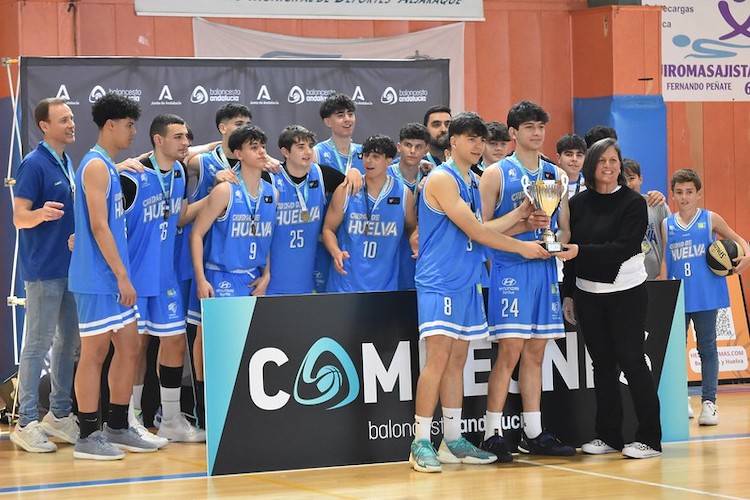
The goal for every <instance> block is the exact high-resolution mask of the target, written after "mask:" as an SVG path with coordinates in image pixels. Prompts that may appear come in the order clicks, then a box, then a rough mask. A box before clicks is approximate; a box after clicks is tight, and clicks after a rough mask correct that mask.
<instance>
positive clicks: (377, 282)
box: [327, 176, 407, 292]
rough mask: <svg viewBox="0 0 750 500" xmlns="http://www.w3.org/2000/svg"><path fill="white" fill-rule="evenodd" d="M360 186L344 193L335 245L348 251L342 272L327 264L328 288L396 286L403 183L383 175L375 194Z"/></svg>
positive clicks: (403, 210) (372, 289) (387, 288)
mask: <svg viewBox="0 0 750 500" xmlns="http://www.w3.org/2000/svg"><path fill="white" fill-rule="evenodd" d="M366 189H367V187H366V185H365V186H363V188H362V190H360V191H359V192H357V193H356V194H354V195H353V196H348V197H347V200H346V202H345V203H344V220H343V221H342V222H341V225H340V226H339V229H338V231H337V234H336V236H337V237H338V243H339V248H341V250H342V251H345V252H348V253H349V258H348V259H346V260H344V270H345V271H346V272H347V274H346V275H341V274H339V273H338V272H337V271H336V269H335V268H334V267H333V265H331V270H330V272H329V275H328V288H327V289H328V291H329V292H375V291H392V290H396V289H397V288H398V264H399V256H400V253H399V249H400V247H401V239H402V237H403V234H404V221H405V218H406V207H405V205H404V204H405V202H406V189H407V188H406V186H404V184H403V183H402V182H401V181H400V180H398V179H396V178H394V177H391V176H386V181H385V184H384V185H383V189H382V190H381V192H380V195H378V197H377V198H375V197H373V196H372V195H370V194H366V193H365V190H366Z"/></svg>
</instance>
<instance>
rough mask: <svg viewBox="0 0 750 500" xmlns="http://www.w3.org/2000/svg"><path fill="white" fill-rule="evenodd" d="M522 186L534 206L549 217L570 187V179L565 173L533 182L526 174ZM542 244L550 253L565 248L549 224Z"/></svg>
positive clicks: (543, 234)
mask: <svg viewBox="0 0 750 500" xmlns="http://www.w3.org/2000/svg"><path fill="white" fill-rule="evenodd" d="M521 186H523V192H524V193H525V194H526V197H527V198H528V199H529V200H531V203H532V205H534V208H536V209H537V210H541V211H543V212H544V213H545V214H547V216H548V217H552V214H554V213H555V210H557V207H558V206H559V205H560V200H561V199H562V197H563V194H565V192H566V191H567V189H568V180H567V177H565V175H563V176H562V178H560V179H557V180H551V179H537V180H535V181H533V182H532V181H531V180H529V177H528V176H526V175H524V176H523V177H522V178H521ZM541 245H542V246H543V247H544V248H545V250H547V251H548V252H549V253H555V252H561V251H562V250H563V247H562V244H561V243H560V242H559V241H557V236H555V233H553V232H552V229H551V228H550V227H549V226H548V227H547V228H546V229H545V230H544V231H543V232H542V242H541Z"/></svg>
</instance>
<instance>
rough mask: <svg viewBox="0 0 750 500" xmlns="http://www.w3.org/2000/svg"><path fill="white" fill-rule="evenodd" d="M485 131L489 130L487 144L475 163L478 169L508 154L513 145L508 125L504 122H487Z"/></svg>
mask: <svg viewBox="0 0 750 500" xmlns="http://www.w3.org/2000/svg"><path fill="white" fill-rule="evenodd" d="M487 131H488V132H489V136H487V144H485V146H484V153H483V154H482V159H481V160H480V162H479V164H478V165H477V167H479V169H480V171H484V169H485V168H487V167H489V166H490V165H492V164H493V163H497V162H499V161H500V160H502V159H503V158H505V157H506V156H508V154H509V153H510V151H511V146H512V145H513V142H512V141H511V137H510V133H509V132H508V127H507V126H506V125H505V124H504V123H500V122H489V123H488V124H487Z"/></svg>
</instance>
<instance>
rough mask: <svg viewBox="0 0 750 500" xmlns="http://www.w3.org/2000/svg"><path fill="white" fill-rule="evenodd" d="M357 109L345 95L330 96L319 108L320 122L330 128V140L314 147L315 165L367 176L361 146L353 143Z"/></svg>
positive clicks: (344, 172)
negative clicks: (353, 169)
mask: <svg viewBox="0 0 750 500" xmlns="http://www.w3.org/2000/svg"><path fill="white" fill-rule="evenodd" d="M355 110H356V106H355V105H354V101H352V100H351V98H350V97H349V96H347V95H344V94H331V95H329V96H328V97H327V98H326V100H325V101H323V104H321V106H320V119H321V120H323V123H324V124H325V126H326V127H328V128H330V129H331V137H330V139H327V140H325V141H323V142H320V143H318V144H316V145H315V160H314V161H315V162H317V163H318V164H319V165H326V166H329V167H332V168H335V169H336V170H338V171H339V172H341V173H342V174H344V175H346V173H347V172H348V171H349V170H350V169H351V168H352V167H354V168H356V169H357V170H359V171H360V172H361V173H364V167H363V166H362V145H361V144H357V143H355V142H353V140H352V136H353V135H354V125H355V124H356V123H357V117H356V115H355Z"/></svg>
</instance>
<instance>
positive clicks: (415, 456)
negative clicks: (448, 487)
mask: <svg viewBox="0 0 750 500" xmlns="http://www.w3.org/2000/svg"><path fill="white" fill-rule="evenodd" d="M409 463H410V464H411V466H412V468H414V470H415V471H417V472H442V470H443V468H442V466H441V465H440V460H438V457H437V453H435V448H433V447H432V443H431V442H430V440H429V439H420V440H419V441H417V440H416V439H415V440H414V441H412V443H411V453H409Z"/></svg>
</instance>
